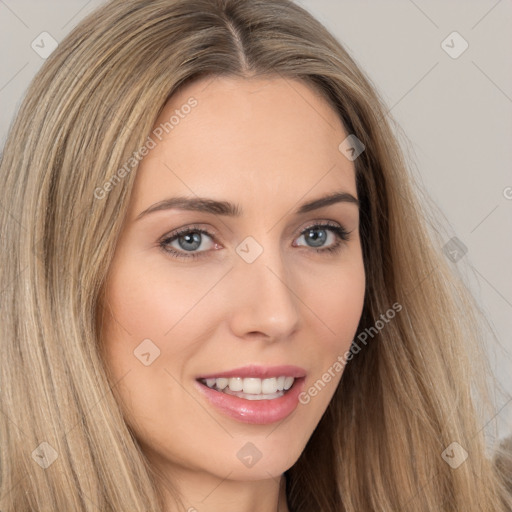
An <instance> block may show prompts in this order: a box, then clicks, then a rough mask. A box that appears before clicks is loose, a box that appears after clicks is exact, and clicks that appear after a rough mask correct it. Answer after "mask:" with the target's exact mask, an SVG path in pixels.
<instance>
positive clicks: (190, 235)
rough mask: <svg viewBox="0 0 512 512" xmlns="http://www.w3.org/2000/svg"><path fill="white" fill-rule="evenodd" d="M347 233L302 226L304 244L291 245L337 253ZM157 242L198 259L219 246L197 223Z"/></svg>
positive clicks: (173, 252) (333, 227)
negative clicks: (303, 227)
mask: <svg viewBox="0 0 512 512" xmlns="http://www.w3.org/2000/svg"><path fill="white" fill-rule="evenodd" d="M349 234H350V233H349V232H347V231H346V230H345V228H344V227H343V226H341V225H339V224H332V223H316V224H313V225H311V226H308V227H307V228H306V229H304V230H303V231H302V233H301V235H300V236H299V237H298V238H297V240H300V239H301V238H304V241H305V244H302V243H294V244H292V245H293V246H294V247H302V246H305V247H309V248H311V249H313V250H314V251H316V252H318V253H323V252H326V253H327V252H331V253H334V252H337V251H339V250H340V249H341V247H342V245H343V243H344V242H346V241H348V240H349ZM158 245H159V246H160V248H161V249H162V250H163V251H165V252H166V253H169V254H171V256H173V257H175V258H183V259H185V258H197V257H200V256H204V254H203V253H207V252H209V251H211V250H212V249H213V250H215V249H219V248H221V247H222V246H220V245H219V244H217V243H216V242H215V241H214V235H212V234H211V233H209V232H208V231H206V230H205V229H202V228H200V227H196V226H188V227H186V228H182V229H179V230H177V231H174V232H172V233H170V234H169V235H166V236H165V237H164V238H163V239H162V240H161V241H160V242H159V243H158Z"/></svg>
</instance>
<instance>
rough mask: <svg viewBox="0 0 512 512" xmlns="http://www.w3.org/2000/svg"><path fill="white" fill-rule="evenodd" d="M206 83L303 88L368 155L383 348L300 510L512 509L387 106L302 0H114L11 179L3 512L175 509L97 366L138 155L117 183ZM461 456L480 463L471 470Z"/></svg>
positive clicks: (310, 462)
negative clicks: (186, 90)
mask: <svg viewBox="0 0 512 512" xmlns="http://www.w3.org/2000/svg"><path fill="white" fill-rule="evenodd" d="M208 76H211V77H212V78H213V77H215V76H235V77H242V78H244V77H252V76H261V77H264V76H278V77H281V78H283V79H285V80H292V79H299V80H303V81H304V82H305V83H307V84H309V85H310V86H311V87H314V88H315V89H316V90H318V91H320V92H321V94H323V96H324V97H325V98H326V99H327V100H328V101H329V102H330V104H331V105H332V107H333V109H335V111H336V112H337V113H338V114H339V117H340V119H341V120H342V122H343V125H344V127H345V130H346V131H347V133H349V134H354V135H355V136H356V137H357V138H358V139H359V140H360V141H361V142H362V143H363V144H364V146H365V151H364V152H363V153H362V154H361V155H360V156H359V157H358V158H357V159H356V160H355V162H354V164H355V169H356V182H357V192H358V196H359V199H360V229H361V243H362V250H363V259H364V266H365V272H366V281H367V285H366V286H367V288H366V291H365V303H364V308H363V314H362V317H361V321H360V325H359V331H360V332H371V333H372V336H371V337H369V338H368V341H367V343H366V344H365V346H363V347H360V348H361V350H360V352H359V353H357V354H356V355H354V357H353V358H352V359H351V360H350V361H349V362H348V363H347V365H346V367H345V370H344V373H343V376H342V379H341V382H340V384H339V386H338V389H337V390H336V393H335V395H334V397H333V399H332V401H331V403H330V404H329V406H328V409H327V411H326V413H325V414H324V416H323V417H322V419H321V421H320V423H319V425H318V427H317V428H316V430H315V432H314V433H313V435H312V437H311V439H310V440H309V442H308V444H307V446H306V447H305V450H304V451H303V453H302V454H301V456H300V457H299V459H298V461H297V462H296V464H294V465H293V466H292V467H291V468H290V469H289V470H288V471H287V472H286V485H287V488H286V491H287V499H288V502H289V505H290V508H291V510H292V511H293V512H311V511H322V512H335V511H336V512H339V511H346V512H370V511H376V510H383V511H393V512H396V511H406V510H414V511H415V512H422V511H425V512H426V511H429V512H433V511H435V512H439V511H455V510H464V511H465V512H477V511H478V512H481V511H482V510H485V511H491V510H492V511H505V510H506V509H507V506H508V507H510V501H509V498H508V497H507V496H508V495H507V494H506V489H505V486H506V482H505V480H504V479H502V478H501V477H500V475H499V474H498V471H497V470H496V469H495V467H494V466H493V465H492V461H490V460H489V459H488V457H487V456H486V454H485V439H484V436H483V432H482V427H483V423H482V419H481V418H482V417H483V412H482V411H483V410H484V409H483V408H482V407H481V406H480V405H478V404H480V403H484V401H483V400H482V401H477V400H476V399H475V396H482V397H485V396H487V395H486V394H485V387H484V385H485V378H484V377H482V376H483V373H482V372H483V371H484V370H485V367H484V365H482V364H480V361H484V357H483V356H484V355H483V354H482V353H481V352H480V349H479V342H480V330H479V327H478V325H479V324H478V321H477V317H476V315H475V313H473V312H472V311H474V310H475V308H474V304H473V301H472V299H471V297H470V295H469V293H468V291H467V289H466V288H465V286H463V285H462V284H461V283H462V280H460V279H459V278H458V277H456V276H455V275H454V273H453V271H452V269H451V268H450V264H449V262H447V261H446V258H444V257H443V256H441V255H440V252H439V251H438V249H437V246H438V245H439V243H440V240H438V239H436V235H435V233H434V232H433V230H431V229H430V228H429V226H430V225H431V223H429V217H428V212H427V211H422V209H421V208H420V206H419V202H418V193H417V191H416V190H415V185H414V182H413V181H412V179H411V177H410V175H409V173H408V171H407V169H406V162H405V159H404V157H403V156H402V153H401V149H400V145H399V143H398V142H397V138H396V135H395V133H394V131H393V125H392V123H391V121H390V119H389V116H388V115H387V114H386V108H385V106H384V104H383V102H382V100H381V99H380V97H379V96H378V94H377V93H376V92H375V90H374V88H373V86H372V85H371V83H370V81H369V79H368V78H367V77H366V76H365V74H364V73H363V72H362V71H361V70H360V69H359V68H358V66H357V65H356V63H355V62H354V60H353V59H352V58H351V57H350V56H349V55H348V53H347V52H346V51H345V50H344V48H343V47H342V46H341V45H340V43H339V42H338V41H337V40H336V39H335V38H334V37H333V36H332V35H330V34H329V32H328V31H327V30H326V29H325V28H324V27H323V26H322V25H321V24H320V23H319V22H318V21H316V20H315V19H314V18H313V17H312V16H311V15H310V14H309V13H307V12H306V11H305V10H304V9H302V8H301V7H299V6H297V5H295V4H294V3H292V2H290V1H288V0H272V1H271V0H250V1H249V0H154V1H146V0H123V1H121V0H115V1H112V2H109V3H108V4H106V5H105V6H103V7H102V8H100V9H98V10H97V11H95V12H94V13H93V14H92V15H90V16H89V17H87V18H86V19H85V20H83V21H82V22H81V23H80V24H79V25H78V26H77V27H76V28H75V29H74V30H73V31H72V33H71V34H70V35H68V36H67V37H66V38H65V39H64V40H63V41H62V42H61V43H60V44H59V46H58V48H57V49H56V50H55V51H54V52H53V54H52V55H51V56H50V57H49V58H48V60H47V61H46V62H45V64H44V65H43V67H42V69H41V70H40V72H39V73H38V74H37V76H36V77H35V79H34V80H33V82H32V84H31V86H30V88H29V90H28V92H27V95H26V97H25V100H24V102H23V104H22V105H21V108H20V111H19V113H18V116H17V118H16V120H15V122H14V124H13V126H12V128H11V131H10V134H9V136H8V139H7V142H6V144H5V148H4V152H3V154H2V160H1V168H0V182H1V187H0V223H1V234H2V239H1V241H2V252H1V255H0V284H1V287H0V292H1V309H0V312H1V313H0V314H1V318H0V352H1V354H2V365H1V374H0V378H1V380H0V386H1V391H0V392H1V404H0V407H1V410H0V437H1V440H0V478H1V484H0V509H1V510H2V511H3V512H29V511H31V510H40V511H42V510H45V511H46V510H48V511H52V512H53V511H56V510H67V511H76V512H78V511H80V512H86V511H87V512H92V511H94V512H97V511H98V510H101V511H104V512H126V511H135V510H137V511H151V512H162V511H163V500H162V496H161V493H160V491H159V486H158V485H157V484H158V482H157V475H155V474H154V472H153V469H152V467H151V466H150V465H149V463H148V461H147V459H146V458H145V456H144V454H143V452H142V450H141V449H140V447H139V445H138V443H137V440H136V439H135V438H134V436H133V435H132V433H131V431H130V429H129V428H128V427H127V425H126V423H125V421H124V419H123V414H122V411H121V409H120V406H119V404H118V402H117V401H116V400H115V397H114V394H113V390H114V388H115V386H116V385H117V382H112V381H111V379H109V375H108V373H107V371H106V368H105V366H106V365H105V364H104V360H103V358H102V356H101V339H100V335H99V328H98V316H99V315H100V309H101V306H99V304H100V302H101V293H102V287H103V284H104V282H105V278H106V276H107V274H108V269H109V264H110V262H111V259H112V256H113V251H114V248H115V245H116V241H117V238H118V236H119V233H120V229H121V225H122V223H123V220H124V215H125V213H126V209H127V201H128V199H129V197H130V192H131V189H132V186H133V181H134V178H135V175H136V172H137V163H138V162H137V161H133V165H132V166H131V167H128V168H127V167H125V168H124V172H123V173H121V172H120V171H119V170H120V169H121V168H122V166H123V165H124V164H125V162H128V161H131V160H130V159H133V158H134V155H137V154H138V153H137V151H138V150H139V148H141V147H143V146H144V144H145V142H146V141H147V137H148V134H149V133H150V132H151V129H152V127H153V125H154V123H155V120H156V119H157V118H158V115H159V113H160V112H161V111H162V109H163V107H164V105H165V104H166V102H167V100H168V99H169V97H170V96H171V95H172V94H173V93H174V92H175V91H176V90H177V89H178V88H179V87H182V86H184V85H186V84H187V83H190V82H191V81H192V80H196V79H199V78H201V77H208ZM290 84H291V82H290ZM340 142H341V141H340ZM135 160H137V159H136V158H135ZM106 183H110V185H109V186H108V187H107V186H105V184H106ZM395 303H398V304H399V305H400V306H401V311H400V313H399V314H396V316H395V318H393V320H392V321H389V322H388V323H387V324H386V326H385V328H383V329H375V324H376V321H377V320H378V319H379V318H380V315H382V314H383V313H385V312H386V311H387V310H389V308H390V307H391V305H393V304H395ZM372 327H373V329H374V331H378V332H374V331H371V328H372ZM479 382H480V384H481V385H482V387H481V389H483V390H484V393H483V394H481V395H475V390H477V389H480V388H478V383H479ZM452 443H457V444H456V445H454V444H452ZM459 446H460V448H459ZM454 449H455V450H458V451H457V454H458V456H459V457H460V456H461V454H464V453H467V454H468V455H467V459H466V460H465V461H464V462H462V463H461V464H460V465H458V467H454V465H450V464H449V463H448V462H447V456H446V454H447V453H448V458H449V457H450V456H451V455H453V453H454V452H453V450H454ZM461 449H462V450H464V451H461ZM446 450H448V452H446ZM450 450H452V451H450ZM503 466H504V464H501V465H500V467H503ZM171 484H172V482H171Z"/></svg>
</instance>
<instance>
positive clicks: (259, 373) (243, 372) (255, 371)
mask: <svg viewBox="0 0 512 512" xmlns="http://www.w3.org/2000/svg"><path fill="white" fill-rule="evenodd" d="M281 376H284V377H294V378H296V379H299V378H301V377H305V376H306V370H304V369H303V368H299V367H298V366H291V365H283V366H259V365H256V364H251V365H248V366H242V367H241V368H235V369H234V370H228V371H225V372H219V373H210V374H208V375H201V376H199V377H197V378H198V379H216V378H221V377H224V378H230V377H255V378H259V379H266V378H271V377H281Z"/></svg>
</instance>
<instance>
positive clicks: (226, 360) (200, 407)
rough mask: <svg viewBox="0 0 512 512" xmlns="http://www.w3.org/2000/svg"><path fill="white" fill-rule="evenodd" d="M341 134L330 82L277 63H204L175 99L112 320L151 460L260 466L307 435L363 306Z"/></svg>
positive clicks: (213, 471) (106, 342)
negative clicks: (251, 70)
mask: <svg viewBox="0 0 512 512" xmlns="http://www.w3.org/2000/svg"><path fill="white" fill-rule="evenodd" d="M185 105H189V106H190V108H188V107H185ZM176 110H177V111H178V112H176ZM173 115H174V119H173V120H172V121H171V123H172V124H169V120H170V119H171V116H173ZM165 122H168V124H167V128H166V129H162V126H161V125H162V123H165ZM170 126H172V128H169V127H170ZM347 135H348V134H347V133H346V132H345V131H344V129H343V126H342V124H341V122H340V120H339V118H338V116H337V115H336V113H335V112H334V111H333V110H332V108H331V107H330V106H329V104H328V103H327V102H326V101H325V100H324V99H323V98H322V97H321V96H320V95H319V93H317V92H315V91H313V90H312V89H310V88H309V87H308V86H307V85H305V84H304V83H302V82H299V81H293V80H284V79H282V78H275V79H268V78H266V79H255V78H253V79H234V78H216V79H212V78H209V79H203V80H202V81H197V82H194V83H192V84H190V85H188V86H187V87H186V88H184V89H182V90H181V91H180V92H179V93H176V94H175V95H174V96H173V97H172V98H171V100H170V101H169V103H168V104H167V105H166V108H165V109H164V111H163V112H162V114H161V116H160V119H159V120H158V121H157V123H156V125H155V129H154V131H153V132H152V134H151V135H150V137H151V140H152V141H153V142H151V143H150V144H149V146H151V147H152V149H150V150H149V153H148V154H147V155H146V156H145V158H144V159H143V160H142V162H141V164H140V166H139V169H138V171H137V176H136V179H135V184H134V189H133V193H132V195H131V198H130V203H129V206H128V213H127V217H126V220H125V224H124V227H123V231H122V233H121V237H120V239H119V241H118V244H117V246H116V251H115V255H114V258H113V262H112V265H111V267H110V269H109V275H108V279H107V283H106V288H105V290H106V294H105V301H104V304H103V309H104V320H103V324H102V346H103V349H104V357H105V358H106V363H107V365H108V367H109V369H110V371H111V373H112V375H113V378H114V380H115V382H116V383H117V385H116V386H115V388H114V390H115V393H116V396H117V398H118V400H119V401H120V403H121V406H122V408H123V411H124V415H125V419H126V422H127V424H128V425H129V427H130V428H131V429H132V431H133V432H134V435H135V436H136V437H137V439H138V441H139V442H140V444H141V447H142V449H143V450H144V451H145V453H146V454H147V456H148V457H149V458H150V460H151V461H152V462H153V463H155V464H157V465H159V466H161V467H165V468H166V469H168V470H169V471H174V472H176V473H180V472H187V471H188V472H194V473H195V474H198V473H201V474H204V475H206V474H209V475H214V476H215V477H217V478H226V475H228V474H229V475H230V476H229V478H232V479H238V480H243V479H245V480H256V479H263V478H268V477H269V475H280V474H282V473H283V472H284V471H285V470H287V469H288V468H290V467H291V466H292V465H293V464H294V463H295V461H296V460H297V459H298V457H299V456H300V454H301V452H302V451H303V449H304V447H305V445H306V443H307V441H308V439H309V437H310V436H311V434H312V433H313V431H314V429H315V427H316V425H317V424H318V422H319V421H320V418H321V417H322V414H323V413H324V411H325V409H326V408H327V405H328V404H329V401H330V399H331V397H332V395H333V393H334V391H335V389H336V386H337V384H338V383H339V380H340V378H341V374H342V371H343V368H342V367H341V365H340V363H339V362H338V364H336V362H337V361H338V360H339V356H341V355H342V354H344V353H345V352H346V351H347V350H348V349H349V347H350V345H351V341H352V339H353V338H354V335H355V333H356V329H357V325H358V322H359V319H360V316H361V312H362V308H363V299H364V286H365V275H364V269H363V259H362V252H361V244H360V238H359V231H358V226H359V212H358V206H357V202H356V201H357V192H356V182H355V171H354V164H353V162H352V161H350V160H349V159H347V158H346V157H345V156H344V155H343V154H342V153H341V152H340V150H339V149H338V147H339V145H340V143H341V142H342V141H343V140H344V139H345V138H346V137H347ZM153 146H154V147H153ZM178 198H181V199H178ZM323 198H330V200H326V201H318V200H320V199H323ZM326 372H328V373H329V374H330V378H326V377H325V374H326ZM319 380H320V381H321V382H322V384H321V385H317V386H316V389H317V392H316V393H314V396H312V395H311V394H310V393H308V392H307V391H308V390H309V389H310V388H311V387H312V386H313V387H314V385H315V383H317V382H318V381H319ZM306 395H307V396H306ZM301 397H302V398H301Z"/></svg>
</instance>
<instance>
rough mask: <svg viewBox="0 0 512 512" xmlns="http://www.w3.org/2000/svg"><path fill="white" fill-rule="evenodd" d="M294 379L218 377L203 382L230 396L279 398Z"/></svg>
mask: <svg viewBox="0 0 512 512" xmlns="http://www.w3.org/2000/svg"><path fill="white" fill-rule="evenodd" d="M294 381H295V379H294V378H293V377H285V376H281V377H271V378H269V379H258V378H255V377H246V378H242V377H231V378H229V379H227V378H224V377H219V378H217V379H205V380H204V381H203V382H204V383H205V384H206V385H207V386H208V387H209V388H212V389H216V390H217V391H224V392H225V393H229V394H232V393H231V391H234V392H236V393H239V392H242V393H244V394H246V395H269V396H270V395H276V393H277V394H278V395H279V396H281V395H282V393H280V392H282V391H287V390H289V389H290V388H291V387H292V385H293V383H294Z"/></svg>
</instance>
